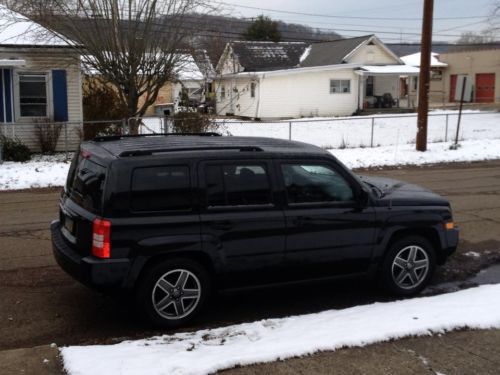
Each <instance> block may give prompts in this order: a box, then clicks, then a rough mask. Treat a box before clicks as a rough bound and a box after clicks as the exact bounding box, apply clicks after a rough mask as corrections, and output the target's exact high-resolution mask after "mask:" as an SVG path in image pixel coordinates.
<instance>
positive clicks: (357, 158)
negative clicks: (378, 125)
mask: <svg viewBox="0 0 500 375" xmlns="http://www.w3.org/2000/svg"><path fill="white" fill-rule="evenodd" d="M450 144H451V143H450V142H448V143H444V142H443V143H431V144H429V145H428V150H427V151H426V152H417V151H415V146H414V145H408V144H404V145H399V146H398V145H395V146H385V147H375V148H346V149H332V150H330V152H331V153H332V154H333V155H335V156H336V157H337V158H338V159H340V161H342V162H343V163H344V164H345V165H347V166H348V167H349V168H374V167H384V166H398V165H426V164H435V163H451V162H471V161H481V160H493V159H500V139H490V140H488V139H482V140H475V141H464V142H460V147H459V148H458V150H450V149H449V147H450ZM68 169H69V161H68V162H66V161H64V155H60V156H44V157H40V156H36V157H34V159H33V160H32V161H30V162H27V163H13V162H5V163H3V164H0V190H14V189H28V188H38V187H48V186H62V185H64V183H65V181H66V175H67V173H68Z"/></svg>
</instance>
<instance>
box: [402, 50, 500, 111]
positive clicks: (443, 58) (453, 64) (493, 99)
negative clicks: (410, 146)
mask: <svg viewBox="0 0 500 375" xmlns="http://www.w3.org/2000/svg"><path fill="white" fill-rule="evenodd" d="M401 59H402V60H403V61H405V62H406V63H407V64H409V65H412V66H415V67H419V66H420V53H415V54H412V55H408V56H403V57H401ZM463 74H465V75H468V76H469V77H470V78H471V79H472V82H473V96H472V100H473V102H474V103H500V44H499V43H489V44H482V45H477V44H476V45H468V46H454V48H448V49H447V50H446V52H442V53H439V54H438V53H433V54H432V60H431V82H430V88H429V100H430V102H431V104H435V105H447V104H453V103H454V102H455V89H456V82H457V76H458V75H463Z"/></svg>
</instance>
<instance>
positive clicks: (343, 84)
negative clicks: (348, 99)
mask: <svg viewBox="0 0 500 375" xmlns="http://www.w3.org/2000/svg"><path fill="white" fill-rule="evenodd" d="M350 92H351V80H350V79H331V80H330V94H338V93H341V94H348V93H350Z"/></svg>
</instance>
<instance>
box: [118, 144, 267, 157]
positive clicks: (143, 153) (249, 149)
mask: <svg viewBox="0 0 500 375" xmlns="http://www.w3.org/2000/svg"><path fill="white" fill-rule="evenodd" d="M204 150H210V151H212V150H213V151H240V152H258V151H262V149H261V148H260V147H256V146H241V147H238V146H234V147H231V146H227V147H224V146H220V147H182V148H159V149H153V150H132V151H123V152H121V153H120V154H119V155H118V156H119V157H130V156H146V155H153V154H160V153H166V152H180V151H204Z"/></svg>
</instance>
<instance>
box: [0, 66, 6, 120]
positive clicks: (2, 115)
mask: <svg viewBox="0 0 500 375" xmlns="http://www.w3.org/2000/svg"><path fill="white" fill-rule="evenodd" d="M4 91H5V88H4V85H3V69H0V122H7V120H6V118H5V111H4V110H3V109H4V106H3V93H4Z"/></svg>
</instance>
